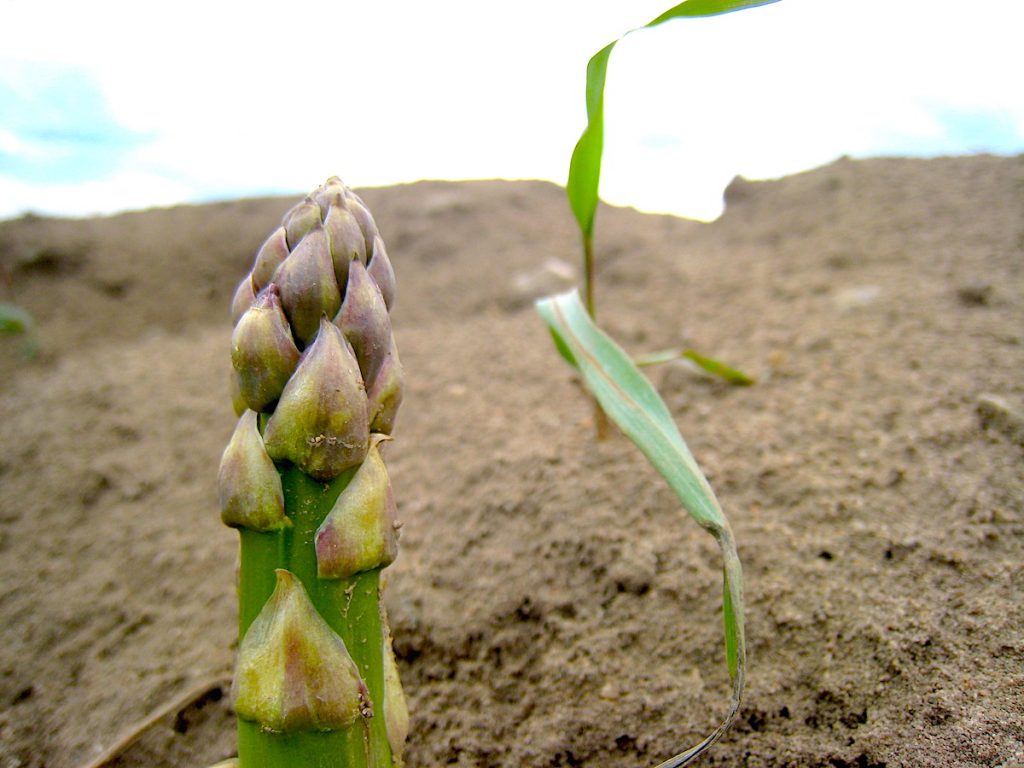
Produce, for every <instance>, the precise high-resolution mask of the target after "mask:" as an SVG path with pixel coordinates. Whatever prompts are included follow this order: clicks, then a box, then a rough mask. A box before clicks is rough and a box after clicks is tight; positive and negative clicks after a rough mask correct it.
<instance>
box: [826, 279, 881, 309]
mask: <svg viewBox="0 0 1024 768" xmlns="http://www.w3.org/2000/svg"><path fill="white" fill-rule="evenodd" d="M881 295H882V289H881V288H879V287H878V286H877V285H858V286H854V287H853V288H844V289H843V290H841V291H839V292H837V293H836V295H835V296H834V297H832V301H833V302H835V306H836V309H838V310H839V311H840V312H846V311H848V310H851V309H858V308H860V307H866V306H868V305H869V304H874V303H875V302H876V301H878V297H879V296H881Z"/></svg>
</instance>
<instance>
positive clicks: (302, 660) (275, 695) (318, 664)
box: [233, 568, 369, 732]
mask: <svg viewBox="0 0 1024 768" xmlns="http://www.w3.org/2000/svg"><path fill="white" fill-rule="evenodd" d="M275 574H276V575H277V586H276V587H275V588H274V593H273V594H272V595H271V596H270V599H269V600H267V603H266V605H264V606H263V609H262V610H261V611H260V613H259V615H258V616H257V617H256V619H255V620H254V621H253V622H252V624H251V625H250V626H249V630H248V631H247V632H246V633H245V637H244V638H243V639H242V642H241V645H240V646H239V648H238V664H237V666H236V667H235V683H234V688H233V697H234V709H235V713H236V714H237V715H238V716H239V717H241V718H243V719H245V720H251V721H255V722H257V723H259V724H260V726H262V727H263V728H264V729H266V730H268V731H276V732H294V731H335V730H342V729H345V728H348V727H349V726H351V725H352V724H353V723H355V722H357V721H358V720H359V718H360V717H362V716H363V713H364V712H365V711H367V710H368V704H369V693H368V691H367V688H366V684H365V683H364V682H363V680H362V678H361V677H360V676H359V670H358V669H357V667H356V665H355V662H353V661H352V657H351V656H350V655H349V653H348V649H347V648H346V647H345V643H344V641H343V640H342V639H341V638H340V637H339V636H338V634H337V633H336V632H335V631H334V630H333V629H331V628H330V626H329V625H328V624H327V622H326V621H324V620H323V618H322V617H321V616H320V614H319V613H317V611H316V608H314V607H313V603H312V602H310V599H309V595H307V594H306V590H305V588H304V587H303V586H302V582H301V581H299V579H298V578H297V577H296V576H294V575H293V574H292V573H290V572H289V571H286V570H284V569H280V568H279V569H278V570H276V571H275Z"/></svg>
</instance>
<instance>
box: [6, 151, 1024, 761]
mask: <svg viewBox="0 0 1024 768" xmlns="http://www.w3.org/2000/svg"><path fill="white" fill-rule="evenodd" d="M334 170H335V169H326V171H325V177H326V176H327V175H328V174H329V173H330V172H333V171H334ZM340 170H341V171H343V170H344V169H340ZM318 181H320V180H319V179H316V180H312V181H311V184H313V183H316V182H318ZM363 192H364V197H365V199H366V201H367V203H368V204H369V205H370V207H371V210H372V211H373V213H374V214H375V216H376V218H377V221H378V224H379V225H380V228H381V231H382V233H383V235H384V237H385V240H386V242H387V243H388V250H389V253H390V254H391V257H392V260H393V262H394V266H395V270H396V272H397V274H398V281H399V282H398V287H399V293H398V302H397V306H396V310H395V315H394V320H395V330H396V334H397V338H398V343H399V348H400V350H401V354H402V358H403V362H404V364H405V368H406V373H407V380H408V389H407V394H406V400H405V403H404V405H403V407H402V411H401V414H400V418H399V425H398V429H397V432H396V437H397V439H396V440H395V441H394V442H393V443H392V444H390V445H389V446H388V450H387V460H388V462H389V465H390V467H391V471H392V477H393V482H394V486H395V492H396V495H397V498H398V500H399V510H400V514H401V517H402V519H403V520H404V522H405V527H404V528H403V538H402V553H401V556H400V557H399V560H398V562H397V563H396V564H395V566H393V567H392V568H391V569H390V571H389V574H390V578H389V584H388V589H387V595H386V597H387V602H388V606H389V609H390V612H391V617H392V622H393V625H394V634H395V638H396V639H395V646H396V650H397V653H398V656H399V660H400V664H401V670H402V675H403V679H404V682H405V686H406V690H407V694H408V696H409V699H410V705H411V709H412V712H413V731H412V736H411V739H410V743H409V750H408V763H409V765H410V766H439V765H456V766H467V767H468V766H495V767H496V768H497V767H499V766H500V767H502V768H513V767H515V768H519V767H521V766H537V767H547V766H551V767H553V766H577V765H586V766H602V767H603V768H617V767H619V766H622V767H625V766H629V767H630V768H633V767H634V766H642V765H655V764H657V763H658V762H660V761H661V760H663V759H665V758H667V757H669V756H670V755H672V754H674V753H675V752H677V751H679V750H681V749H682V748H684V747H687V746H689V745H691V744H693V743H695V742H696V741H698V740H699V739H700V738H701V737H702V735H703V734H705V733H706V732H708V731H709V730H710V729H712V728H713V727H714V725H715V724H716V723H717V722H718V720H719V718H720V717H721V716H722V714H723V713H724V710H725V706H726V702H727V699H728V679H727V674H726V670H725V663H724V654H723V647H722V636H721V605H720V574H719V568H720V562H719V556H718V553H717V550H716V547H715V544H714V542H713V541H712V540H711V539H710V537H708V536H707V535H706V534H705V533H704V532H703V531H701V530H700V529H699V528H698V527H697V526H696V525H695V524H694V523H693V522H692V521H690V520H689V519H688V518H686V516H685V515H684V513H683V512H682V511H681V510H680V509H679V506H678V504H677V502H676V500H675V499H674V498H673V496H672V494H671V493H670V491H669V490H668V488H667V487H666V486H665V484H664V483H663V482H662V481H661V480H660V478H659V477H658V476H657V475H656V474H655V473H654V471H653V470H652V469H650V468H649V467H648V465H647V464H646V462H645V461H644V460H643V458H642V457H641V456H640V454H639V452H638V451H637V450H636V449H635V448H634V447H633V446H632V445H631V444H630V443H628V442H627V441H626V440H625V439H624V438H622V437H621V436H619V435H617V434H616V435H615V436H613V437H612V439H610V440H608V441H607V442H603V443H598V442H595V440H594V436H593V427H592V423H591V412H590V406H589V404H588V402H587V401H586V400H585V399H584V397H583V396H582V394H581V390H580V389H579V386H578V384H577V383H576V382H574V380H573V377H572V375H571V373H570V371H569V370H568V368H567V367H566V366H565V365H564V364H563V363H562V362H561V360H560V359H559V357H558V356H557V355H556V354H555V352H554V349H553V347H552V345H551V343H550V340H549V338H548V335H547V332H546V331H545V329H544V328H543V326H542V324H541V322H540V320H539V318H538V317H537V316H536V314H535V312H534V310H533V309H532V306H531V302H532V299H533V298H534V296H536V295H539V294H541V293H547V292H552V291H555V290H561V289H563V288H564V287H566V286H567V285H569V284H571V283H573V282H575V280H576V277H575V273H576V271H577V259H578V256H577V239H576V238H577V235H576V233H575V231H574V225H573V222H572V220H571V216H570V214H569V211H568V207H567V205H566V203H565V200H564V193H563V191H562V190H561V189H559V188H557V187H555V186H553V185H548V184H544V183H539V182H537V183H533V182H515V183H512V182H465V183H419V184H413V185H408V186H401V187H394V188H387V189H367V190H364V191H363ZM726 196H727V210H726V213H725V214H724V216H723V217H722V218H721V219H719V220H718V221H716V222H714V223H711V224H701V223H696V222H691V221H685V220H681V219H677V218H672V217H667V216H650V215H642V214H640V213H637V212H635V211H632V210H627V209H613V208H607V207H605V208H602V210H601V211H600V212H599V217H598V234H597V244H598V254H597V256H598V263H599V265H600V274H599V285H598V294H599V295H598V299H599V319H600V320H601V322H602V324H603V325H604V327H605V328H606V329H607V330H608V331H609V332H610V333H611V334H612V335H613V336H614V337H616V338H617V339H618V340H619V341H620V342H621V343H622V344H623V345H624V346H625V347H626V348H627V349H628V350H629V351H630V352H632V353H637V354H639V353H643V352H650V351H653V350H657V349H662V348H665V347H672V346H683V345H686V346H692V347H695V348H696V349H698V350H700V351H702V352H704V353H705V354H711V355H714V356H717V357H719V358H721V359H723V360H725V361H727V362H729V363H732V364H734V365H736V366H738V367H740V368H742V369H744V370H746V371H747V372H749V373H751V374H753V375H754V376H756V377H757V379H758V383H757V384H756V385H755V386H753V387H749V388H734V387H730V386H728V385H725V384H723V383H720V382H718V381H715V380H711V379H708V378H705V377H703V376H701V375H699V374H697V373H695V372H694V371H692V370H690V369H689V368H687V367H686V366H685V365H682V364H669V365H664V366H661V367H659V368H654V369H649V371H650V375H651V377H652V379H653V381H654V383H655V384H656V385H657V387H658V389H659V390H660V391H661V393H662V395H663V396H664V397H665V399H666V401H667V403H668V405H669V407H670V409H671V411H672V413H673V415H674V416H675V418H676V420H677V422H678V423H679V425H680V427H681V429H682V431H683V434H684V435H685V436H686V438H687V440H688V441H689V443H690V446H691V448H692V449H693V452H694V454H695V455H696V457H697V459H698V461H699V462H700V463H701V464H702V466H703V467H704V469H705V471H706V472H707V474H708V476H709V478H710V480H711V482H712V484H713V485H714V487H715V488H716V490H717V493H718V495H719V497H720V500H721V502H722V505H723V507H724V509H725V511H726V513H727V515H728V516H729V517H730V519H731V522H732V526H733V528H734V531H735V533H736V538H737V541H738V543H739V549H740V555H741V557H742V559H743V562H744V566H745V572H746V579H747V581H746V594H747V621H748V641H749V647H750V667H749V678H748V679H749V686H748V692H747V697H746V700H745V702H744V705H743V708H742V712H741V715H740V718H739V722H738V723H737V725H736V727H735V728H734V729H733V730H732V732H731V733H730V734H729V735H728V736H727V737H726V738H725V740H724V741H723V742H722V743H721V745H720V746H719V747H717V748H716V749H715V750H714V751H713V753H712V754H711V756H710V757H709V758H708V759H706V760H705V761H704V762H703V764H704V765H730V766H739V765H744V766H834V767H836V768H842V767H846V766H856V767H857V768H868V766H876V767H878V766H890V767H891V766H1003V768H1010V766H1018V767H1019V766H1021V765H1022V760H1024V696H1022V686H1024V600H1022V594H1024V472H1022V468H1024V462H1022V459H1024V417H1022V409H1024V376H1022V373H1024V158H1021V157H1016V158H995V157H987V156H979V157H971V158H946V159H936V160H907V159H879V160H866V161H851V160H845V159H844V160H840V161H838V162H836V163H834V164H832V165H829V166H827V167H824V168H820V169H818V170H815V171H812V172H809V173H805V174H800V175H798V176H793V177H789V178H785V179H782V180H779V181H773V182H758V183H753V182H748V181H744V180H742V179H737V180H736V181H734V182H733V184H731V185H730V187H729V189H728V190H727V195H726ZM292 202H293V200H292V199H269V200H267V199H265V200H243V201H238V202H231V203H223V204H215V205H205V206H196V207H180V208H173V209H168V210H153V211H145V212H139V213H128V214H124V215H119V216H113V217H109V218H99V219H94V220H83V221H70V220H53V219H46V218H38V217H33V216H26V217H23V218H20V219H18V220H14V221H8V222H3V223H0V300H6V301H14V302H17V303H18V304H20V305H22V306H24V307H25V308H27V309H28V310H29V311H30V312H31V313H32V314H33V315H34V316H35V318H36V320H37V322H38V330H37V334H36V338H37V341H38V351H37V353H36V354H35V356H34V357H33V358H32V359H29V360H24V359H22V357H21V354H20V353H21V341H20V340H19V339H17V338H6V339H3V340H2V344H0V375H2V381H3V386H2V387H0V438H2V439H0V768H43V766H46V767H47V768H78V767H79V766H84V765H85V764H87V763H88V762H89V761H90V760H91V759H93V758H94V757H95V756H96V755H98V754H99V753H100V752H101V751H102V750H103V749H104V748H106V747H107V746H109V745H110V744H112V743H114V742H115V741H116V740H117V739H118V738H119V736H120V735H121V734H123V733H124V732H125V731H126V730H127V729H130V728H131V727H132V725H133V724H134V723H136V722H138V721H140V720H141V719H143V718H145V717H146V716H147V715H148V714H149V713H151V712H153V711H155V710H157V709H159V708H160V707H161V706H163V705H164V704H165V703H167V702H170V701H173V700H174V699H176V698H177V697H179V696H181V695H182V694H183V693H186V692H188V691H190V690H193V689H194V688H195V687H196V686H198V685H200V684H201V683H203V682H204V681H208V680H210V681H213V684H212V685H210V686H207V689H208V693H207V695H205V696H202V697H200V698H199V699H198V700H197V701H195V702H194V703H192V704H190V705H188V706H184V707H181V708H174V709H173V711H172V712H170V713H169V714H168V716H166V717H164V718H162V719H160V720H159V721H158V722H157V723H156V724H155V725H154V726H153V727H152V728H150V729H149V730H148V731H147V732H146V733H145V735H144V737H143V738H142V740H141V741H140V742H139V743H137V744H136V745H135V746H133V747H132V748H130V749H129V750H127V751H126V752H125V753H124V754H123V755H122V757H121V758H119V759H118V760H117V761H115V764H116V765H120V766H122V767H124V768H127V767H128V766H133V767H134V766H138V767H139V768H141V767H142V766H153V765H160V766H168V767H172V768H185V767H186V766H187V767H188V768H204V767H205V766H208V765H210V764H211V763H212V762H214V761H216V760H217V759H220V758H223V757H226V756H228V755H230V754H232V750H233V741H234V734H233V725H232V720H231V715H230V712H229V711H228V707H227V696H226V695H224V694H225V693H226V690H225V689H224V688H223V687H220V686H219V685H218V683H219V681H222V680H223V679H225V678H226V676H227V675H228V674H229V672H230V668H231V664H232V659H233V653H234V647H235V643H236V638H235V632H236V624H235V598H234V569H235V557H236V547H237V545H236V534H235V532H234V531H231V530H230V529H227V528H224V527H222V526H221V524H220V520H219V513H218V508H217V500H216V488H215V476H216V467H217V463H218V460H219V456H220V453H221V451H222V449H223V447H224V445H225V444H226V442H227V439H228V437H229V435H230V433H231V430H232V428H233V424H234V417H233V414H232V411H231V406H230V402H229V395H228V391H227V384H226V382H227V375H228V367H229V362H228V339H229V333H230V322H229V320H228V305H229V302H230V298H231V294H232V291H233V289H234V286H235V284H236V283H237V282H238V280H239V279H240V278H241V276H242V275H243V274H244V272H245V271H246V269H247V268H248V266H249V264H250V262H251V259H252V258H253V255H254V254H255V251H256V249H257V248H258V246H259V245H260V243H261V242H262V240H263V238H264V237H265V236H266V235H267V234H269V232H270V231H271V230H272V229H273V228H274V227H275V226H276V224H277V222H278V220H279V218H280V217H281V215H282V214H283V213H284V212H285V210H286V209H287V208H288V207H289V206H290V205H291V203H292Z"/></svg>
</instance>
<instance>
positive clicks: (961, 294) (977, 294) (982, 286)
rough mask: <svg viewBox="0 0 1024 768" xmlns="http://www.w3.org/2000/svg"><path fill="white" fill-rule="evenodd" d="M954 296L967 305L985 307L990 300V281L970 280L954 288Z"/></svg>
mask: <svg viewBox="0 0 1024 768" xmlns="http://www.w3.org/2000/svg"><path fill="white" fill-rule="evenodd" d="M956 297H957V298H958V299H960V301H961V303H963V304H966V305H967V306H969V307H986V306H988V304H989V302H990V301H991V300H992V285H991V283H982V282H971V283H967V284H966V285H961V286H960V287H959V288H957V289H956Z"/></svg>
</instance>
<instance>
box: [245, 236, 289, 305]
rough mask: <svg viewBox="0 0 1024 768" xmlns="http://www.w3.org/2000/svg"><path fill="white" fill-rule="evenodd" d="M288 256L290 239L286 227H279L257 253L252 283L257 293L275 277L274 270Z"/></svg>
mask: <svg viewBox="0 0 1024 768" xmlns="http://www.w3.org/2000/svg"><path fill="white" fill-rule="evenodd" d="M287 258H288V241H287V239H286V236H285V230H284V227H278V228H277V229H275V230H274V234H272V235H271V236H270V237H268V238H267V241H266V242H265V243H263V245H262V246H261V247H260V250H259V253H257V254H256V263H255V264H254V265H253V267H252V284H253V287H254V288H255V289H256V292H257V293H259V292H260V291H262V290H263V289H264V288H266V287H267V284H268V283H269V282H270V281H271V280H272V279H273V278H274V272H276V271H277V268H278V267H280V266H281V262H282V261H284V260H285V259H287Z"/></svg>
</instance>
